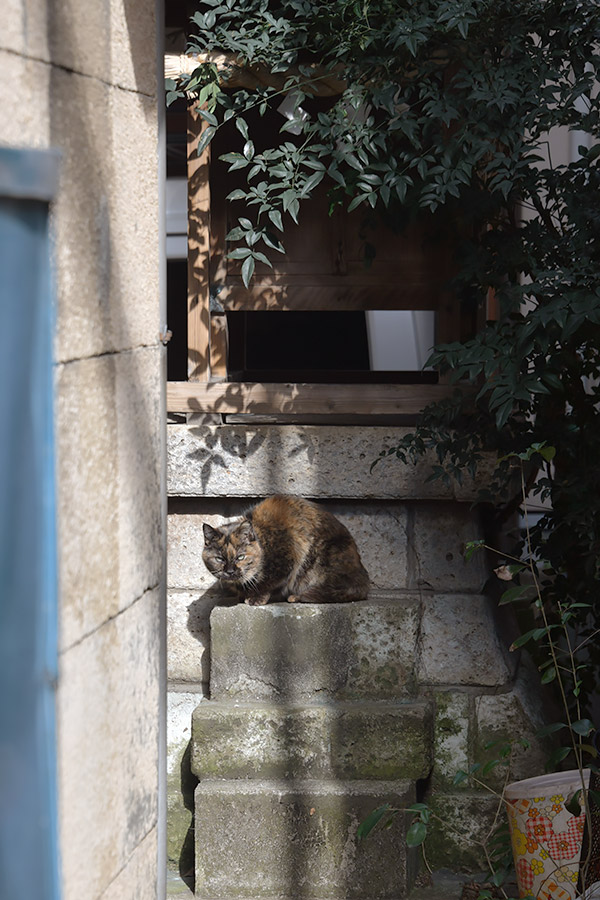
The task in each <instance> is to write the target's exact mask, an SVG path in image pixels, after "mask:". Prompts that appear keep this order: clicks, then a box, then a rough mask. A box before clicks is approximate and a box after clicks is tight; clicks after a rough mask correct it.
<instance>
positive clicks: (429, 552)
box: [412, 502, 489, 593]
mask: <svg viewBox="0 0 600 900" xmlns="http://www.w3.org/2000/svg"><path fill="white" fill-rule="evenodd" d="M414 510H415V512H414V524H413V537H412V540H413V547H414V567H415V574H414V578H415V584H419V585H421V586H422V587H424V588H428V589H431V590H435V591H443V592H444V593H450V592H452V591H475V592H479V591H482V590H483V586H484V584H485V582H486V581H487V579H488V578H489V572H488V570H487V567H486V560H485V553H483V552H479V553H474V554H473V557H472V558H471V560H470V561H469V562H466V561H465V557H464V548H465V544H466V542H467V541H474V540H478V539H480V538H482V537H483V533H482V531H481V526H480V524H479V521H478V519H477V515H476V514H475V513H474V512H473V510H472V509H471V508H470V507H469V506H468V505H467V504H461V503H443V502H442V503H440V502H438V503H431V502H428V503H415V504H414Z"/></svg>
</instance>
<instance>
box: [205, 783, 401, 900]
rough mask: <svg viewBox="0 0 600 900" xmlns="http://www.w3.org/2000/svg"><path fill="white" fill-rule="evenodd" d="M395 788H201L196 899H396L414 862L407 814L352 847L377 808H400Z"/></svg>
mask: <svg viewBox="0 0 600 900" xmlns="http://www.w3.org/2000/svg"><path fill="white" fill-rule="evenodd" d="M413 801H414V789H413V788H412V787H411V786H409V785H407V784H402V783H398V782H393V783H390V782H366V781H363V782H356V781H355V782H305V781H298V782H295V783H292V784H290V782H288V781H285V782H284V781H237V782H219V781H202V782H200V784H199V785H198V787H197V789H196V897H197V898H198V900H259V898H260V900H299V898H302V900H384V898H385V900H402V898H404V897H405V896H406V893H407V891H408V888H409V887H410V884H411V882H412V880H413V870H414V857H413V854H412V853H410V854H409V855H408V856H407V852H406V845H405V841H404V834H405V830H406V827H407V823H408V822H409V821H410V817H409V816H403V815H398V816H397V817H396V820H395V822H394V826H393V827H392V828H390V829H377V830H375V831H374V832H372V833H371V835H370V836H369V837H368V838H367V840H365V841H362V842H359V841H358V840H357V837H356V830H357V828H358V825H359V824H360V822H362V821H364V819H365V818H366V817H367V815H368V814H369V813H370V812H371V811H372V810H373V809H376V808H377V807H379V806H381V805H383V804H384V803H389V804H390V805H391V806H392V807H394V808H398V809H405V808H406V807H407V806H409V805H410V804H411V803H412V802H413Z"/></svg>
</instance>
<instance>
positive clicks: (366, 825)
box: [356, 803, 391, 841]
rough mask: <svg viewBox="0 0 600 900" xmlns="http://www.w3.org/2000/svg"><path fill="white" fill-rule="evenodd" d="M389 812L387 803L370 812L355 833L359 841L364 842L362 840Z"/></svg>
mask: <svg viewBox="0 0 600 900" xmlns="http://www.w3.org/2000/svg"><path fill="white" fill-rule="evenodd" d="M390 810H391V807H390V804H389V803H384V804H383V806H378V807H377V809H374V810H373V812H370V813H369V815H368V816H367V818H366V819H364V820H363V821H362V822H361V823H360V825H359V826H358V829H357V831H356V836H357V838H358V840H359V841H362V840H364V838H366V837H367V835H369V834H370V833H371V832H372V831H373V829H374V828H375V826H376V825H377V824H378V823H379V822H380V821H381V820H382V819H383V817H384V816H385V815H387V813H389V812H390Z"/></svg>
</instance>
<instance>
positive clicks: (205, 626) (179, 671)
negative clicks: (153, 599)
mask: <svg viewBox="0 0 600 900" xmlns="http://www.w3.org/2000/svg"><path fill="white" fill-rule="evenodd" d="M220 599H221V594H220V591H219V589H218V588H215V589H213V590H212V591H210V590H209V591H205V592H203V593H198V592H197V591H169V593H168V596H167V670H168V677H169V679H170V680H171V681H182V682H191V683H193V684H201V683H208V680H209V677H210V626H209V618H210V614H211V612H212V610H213V609H214V607H215V604H216V603H218V602H219V600H220Z"/></svg>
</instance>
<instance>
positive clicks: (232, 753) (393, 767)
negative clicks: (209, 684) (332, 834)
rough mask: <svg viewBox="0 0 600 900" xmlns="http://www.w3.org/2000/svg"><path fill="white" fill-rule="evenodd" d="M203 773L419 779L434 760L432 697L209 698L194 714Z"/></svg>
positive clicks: (195, 753)
mask: <svg viewBox="0 0 600 900" xmlns="http://www.w3.org/2000/svg"><path fill="white" fill-rule="evenodd" d="M192 722H193V726H192V727H193V736H192V759H191V766H192V771H193V772H194V773H195V774H196V775H197V776H198V777H199V778H200V779H204V778H228V779H235V778H294V779H297V778H319V779H335V778H341V779H366V780H371V779H380V780H390V781H391V780H393V779H397V780H400V781H402V780H406V781H416V780H417V779H419V778H424V777H425V776H426V775H428V773H429V772H430V770H431V766H432V753H431V750H432V715H431V708H430V707H429V706H428V705H426V704H409V703H405V704H390V703H387V704H385V703H336V704H335V705H320V706H319V705H313V706H291V705H289V704H286V705H285V706H283V705H276V704H265V705H260V706H258V705H254V704H236V705H235V706H233V705H232V704H231V703H218V702H215V701H209V702H204V703H202V704H201V705H200V706H198V707H197V708H196V709H195V710H194V713H193V717H192Z"/></svg>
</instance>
